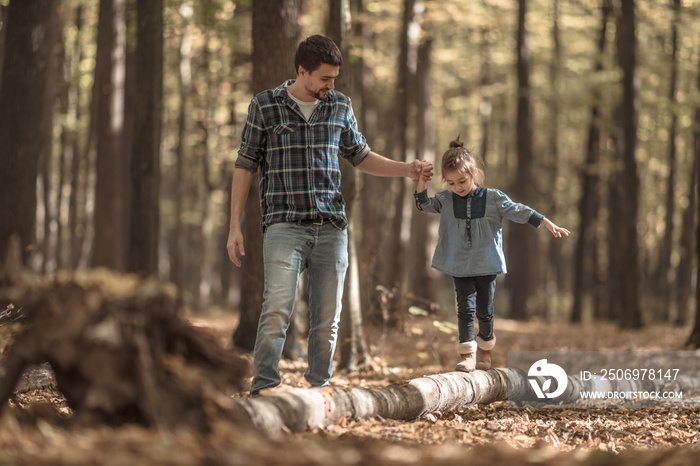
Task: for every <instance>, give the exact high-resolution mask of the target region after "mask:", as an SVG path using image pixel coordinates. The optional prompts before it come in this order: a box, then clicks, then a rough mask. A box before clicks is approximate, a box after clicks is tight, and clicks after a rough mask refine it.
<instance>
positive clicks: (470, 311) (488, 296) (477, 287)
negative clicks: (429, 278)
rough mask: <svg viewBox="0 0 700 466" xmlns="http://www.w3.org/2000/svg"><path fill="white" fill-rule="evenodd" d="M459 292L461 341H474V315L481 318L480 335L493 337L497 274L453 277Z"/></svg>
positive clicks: (486, 338) (486, 339) (488, 338)
mask: <svg viewBox="0 0 700 466" xmlns="http://www.w3.org/2000/svg"><path fill="white" fill-rule="evenodd" d="M453 278H454V281H455V291H456V292H457V326H458V327H459V342H460V343H465V342H469V341H474V317H476V318H477V319H479V337H481V338H482V339H483V340H484V341H489V340H491V339H493V295H494V292H495V291H496V275H482V276H478V277H453Z"/></svg>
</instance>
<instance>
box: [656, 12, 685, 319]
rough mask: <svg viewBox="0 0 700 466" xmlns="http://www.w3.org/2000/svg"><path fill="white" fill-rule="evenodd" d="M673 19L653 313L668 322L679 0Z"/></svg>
mask: <svg viewBox="0 0 700 466" xmlns="http://www.w3.org/2000/svg"><path fill="white" fill-rule="evenodd" d="M671 9H672V10H673V19H672V22H671V57H670V59H671V76H670V77H669V89H668V105H669V108H670V112H671V123H670V127H669V129H668V177H667V178H666V218H665V219H664V236H663V239H662V241H661V247H659V256H658V263H657V270H656V279H655V280H654V282H655V284H656V296H657V302H656V309H655V312H654V314H655V316H656V317H657V318H658V319H660V320H661V321H664V322H667V321H668V320H669V318H670V308H671V279H672V276H671V275H672V274H673V273H674V272H675V270H674V269H673V268H672V267H671V249H672V248H673V231H674V229H673V212H674V208H675V205H676V195H675V190H676V158H677V156H676V134H677V132H678V112H677V110H676V107H677V104H678V98H677V95H676V94H677V91H676V89H677V87H678V40H679V39H678V24H679V21H680V15H681V0H671Z"/></svg>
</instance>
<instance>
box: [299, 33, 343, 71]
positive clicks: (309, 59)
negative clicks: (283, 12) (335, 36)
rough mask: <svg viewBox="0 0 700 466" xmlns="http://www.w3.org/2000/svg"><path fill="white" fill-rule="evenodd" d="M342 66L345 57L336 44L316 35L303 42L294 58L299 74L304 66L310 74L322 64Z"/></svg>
mask: <svg viewBox="0 0 700 466" xmlns="http://www.w3.org/2000/svg"><path fill="white" fill-rule="evenodd" d="M323 63H325V64H326V65H331V66H340V65H342V64H343V56H342V55H341V53H340V49H338V46H337V45H335V42H333V41H332V40H330V39H329V38H327V37H324V36H321V35H318V34H316V35H314V36H311V37H307V38H306V39H305V40H303V41H302V42H301V43H300V44H299V47H297V53H296V56H295V57H294V70H295V71H296V72H297V74H298V73H299V67H300V66H302V67H304V69H305V70H306V71H308V72H312V71H316V70H317V69H318V67H319V66H321V64H323Z"/></svg>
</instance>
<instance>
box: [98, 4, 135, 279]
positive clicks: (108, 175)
mask: <svg viewBox="0 0 700 466" xmlns="http://www.w3.org/2000/svg"><path fill="white" fill-rule="evenodd" d="M96 60H97V61H96V64H95V83H94V86H95V89H96V92H95V94H94V98H96V99H97V102H96V105H95V107H94V109H95V111H96V113H93V115H92V118H93V119H96V123H95V125H96V126H95V130H96V145H97V162H96V163H97V166H96V171H97V181H96V187H95V217H94V222H95V237H94V247H93V257H92V265H93V266H95V267H99V266H104V267H109V268H112V269H115V270H120V271H123V270H124V269H125V267H126V248H127V240H128V234H127V232H128V231H129V230H128V221H127V220H128V218H127V215H126V214H127V205H128V197H127V190H126V186H127V178H126V177H127V173H128V170H127V169H128V163H127V162H128V157H127V156H126V154H125V152H124V145H123V139H124V131H125V127H124V116H125V115H124V103H125V100H124V93H125V85H124V84H125V79H126V1H125V0H101V1H100V13H99V26H98V34H97V58H96Z"/></svg>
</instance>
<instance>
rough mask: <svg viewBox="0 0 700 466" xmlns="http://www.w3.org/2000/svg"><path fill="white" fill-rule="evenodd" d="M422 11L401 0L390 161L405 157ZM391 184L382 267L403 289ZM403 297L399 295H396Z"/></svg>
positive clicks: (401, 189) (401, 188) (393, 317)
mask: <svg viewBox="0 0 700 466" xmlns="http://www.w3.org/2000/svg"><path fill="white" fill-rule="evenodd" d="M421 10H422V2H421V0H404V1H403V21H402V24H401V36H400V37H399V44H400V47H401V49H400V52H399V58H398V67H397V68H398V72H397V85H396V97H395V101H394V103H395V108H394V109H393V111H394V117H393V118H392V120H393V121H394V125H393V126H392V131H391V136H390V137H391V140H392V143H390V145H391V146H392V147H394V146H396V147H397V149H396V152H394V151H392V152H393V153H392V154H391V158H393V159H395V160H401V161H404V162H405V161H406V160H407V158H408V149H409V144H408V127H409V118H410V112H411V106H412V105H413V98H414V92H413V81H414V78H415V73H416V56H417V47H418V36H417V34H416V31H417V30H419V29H420V28H419V26H420V23H421V15H420V11H421ZM393 183H398V189H397V190H396V193H395V195H394V198H393V199H392V204H393V214H394V216H393V218H392V220H391V229H390V231H389V237H390V238H392V241H391V242H389V245H388V247H387V248H386V249H385V253H386V254H388V255H386V256H385V260H384V264H385V265H386V270H387V282H386V285H387V286H388V287H390V288H391V287H397V288H398V289H399V290H403V288H404V286H405V278H406V277H405V272H406V261H405V256H406V254H405V251H406V248H407V244H406V242H405V241H404V240H403V239H402V238H403V236H404V235H403V234H402V232H403V231H404V218H405V206H406V180H405V179H403V178H398V179H396V180H393ZM400 294H401V295H403V292H401V293H400ZM401 307H402V306H399V307H398V308H397V309H393V308H392V309H390V322H392V323H395V322H398V321H399V320H400V318H401V313H402V312H403V309H401Z"/></svg>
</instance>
